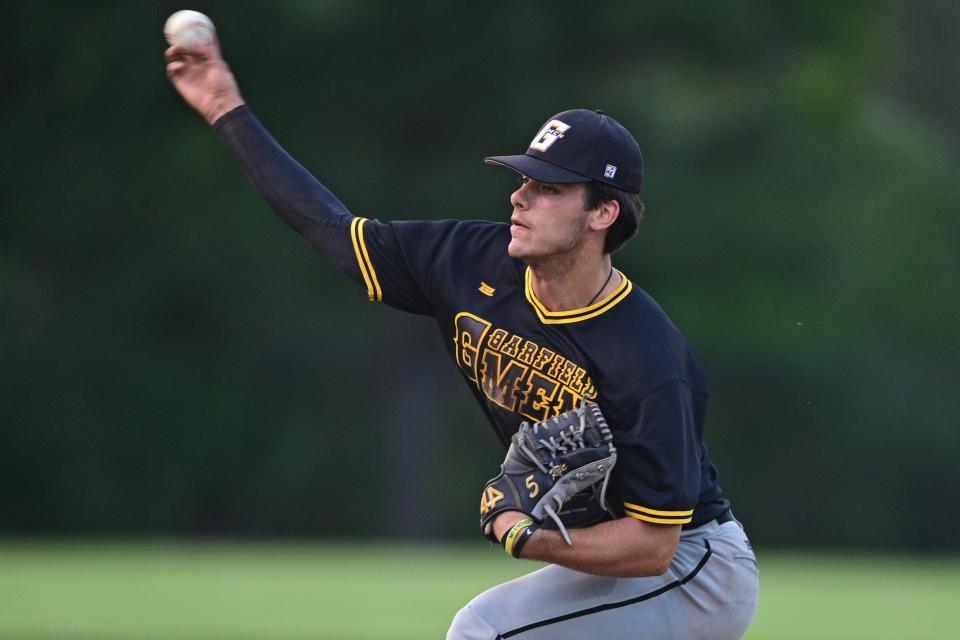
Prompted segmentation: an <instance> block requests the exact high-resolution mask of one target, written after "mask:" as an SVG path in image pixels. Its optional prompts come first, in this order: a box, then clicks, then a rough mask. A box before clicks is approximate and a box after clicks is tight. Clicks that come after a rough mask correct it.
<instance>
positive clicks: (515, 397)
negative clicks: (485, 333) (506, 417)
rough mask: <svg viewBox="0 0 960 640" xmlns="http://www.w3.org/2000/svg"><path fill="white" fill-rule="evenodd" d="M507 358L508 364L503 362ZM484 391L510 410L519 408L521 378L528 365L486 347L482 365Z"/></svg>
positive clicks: (488, 396) (494, 400)
mask: <svg viewBox="0 0 960 640" xmlns="http://www.w3.org/2000/svg"><path fill="white" fill-rule="evenodd" d="M503 360H506V364H504V363H503ZM480 369H481V374H480V375H481V379H482V380H483V387H482V388H483V393H484V395H486V396H487V398H489V399H490V400H491V401H492V402H495V403H496V404H498V405H500V406H501V407H503V408H504V409H507V410H508V411H516V410H517V402H518V401H519V400H520V390H521V387H520V380H521V378H522V377H523V374H525V373H526V372H527V367H525V366H523V365H522V364H518V363H517V361H516V360H512V359H510V358H501V357H500V354H499V353H495V352H493V351H490V350H489V349H484V351H483V361H482V363H481V365H480Z"/></svg>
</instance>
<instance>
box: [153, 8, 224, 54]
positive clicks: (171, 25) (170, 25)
mask: <svg viewBox="0 0 960 640" xmlns="http://www.w3.org/2000/svg"><path fill="white" fill-rule="evenodd" d="M214 32H215V30H214V28H213V22H212V21H211V20H210V18H208V17H207V16H205V15H203V14H202V13H200V12H199V11H190V10H184V11H177V12H176V13H174V14H173V15H172V16H170V17H169V18H167V22H166V24H164V25H163V37H164V38H166V39H167V42H169V43H170V44H175V45H177V46H178V47H182V48H184V49H193V48H194V47H196V46H197V45H198V44H202V43H206V42H211V41H212V40H213V34H214Z"/></svg>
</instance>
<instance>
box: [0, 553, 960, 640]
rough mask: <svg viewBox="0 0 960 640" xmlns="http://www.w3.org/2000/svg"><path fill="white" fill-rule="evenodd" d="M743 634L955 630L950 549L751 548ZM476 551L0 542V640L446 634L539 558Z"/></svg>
mask: <svg viewBox="0 0 960 640" xmlns="http://www.w3.org/2000/svg"><path fill="white" fill-rule="evenodd" d="M760 563H761V585H762V586H761V590H762V591H761V593H762V595H761V605H760V610H759V612H758V614H757V618H756V620H755V622H754V625H753V628H752V629H751V631H750V633H749V634H748V636H747V637H748V638H750V639H751V640H785V639H798V640H799V639H801V638H803V639H810V638H831V639H832V638H863V639H867V638H869V639H871V640H883V639H888V638H889V639H891V640H892V639H897V640H904V639H921V638H922V639H936V638H944V639H946V638H957V637H960V632H958V631H957V628H956V625H955V623H954V622H953V618H952V615H951V614H952V613H954V612H955V611H956V610H957V608H958V606H960V558H956V557H954V558H941V559H935V558H926V557H924V558H917V557H906V556H883V555H867V554H863V555H858V554H835V555H833V554H831V555H826V554H783V553H763V552H762V551H761V552H760ZM535 567H536V565H534V564H532V563H520V562H515V561H512V560H510V559H509V558H507V557H506V556H505V555H504V554H503V553H502V552H500V551H498V550H497V549H494V548H490V547H487V546H485V545H483V544H477V545H471V546H448V545H437V546H399V545H377V544H370V545H353V546H348V545H343V544H302V545H294V544H288V545H267V544H262V545H261V544H235V543H226V544H201V543H163V544H160V543H155V544H148V543H76V544H67V543H56V544H54V543H50V544H35V543H15V542H6V543H0V639H3V640H7V639H8V638H17V639H20V638H22V639H27V640H39V639H43V640H52V639H54V638H57V639H59V638H72V639H78V640H114V639H117V640H119V639H124V640H146V639H150V640H153V639H157V640H159V639H170V640H193V639H196V640H213V639H216V640H227V639H228V638H229V639H241V640H245V639H251V640H252V639H254V638H257V639H260V638H264V639H275V640H306V639H307V638H311V639H316V638H330V639H337V640H359V639H367V638H391V639H403V638H410V639H413V638H416V639H418V640H422V639H424V638H442V637H443V634H444V632H445V630H446V627H447V624H448V622H449V620H450V618H451V617H452V616H453V614H454V613H455V612H456V611H457V609H458V608H459V607H460V606H462V604H463V603H465V602H466V601H467V600H469V599H470V597H472V596H473V595H474V594H475V593H478V592H479V591H481V590H483V589H484V588H486V587H489V586H491V585H494V584H497V583H498V582H501V581H503V580H506V579H508V578H511V577H514V576H517V575H520V574H521V573H523V572H524V571H528V570H531V569H533V568H535Z"/></svg>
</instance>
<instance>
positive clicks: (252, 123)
mask: <svg viewBox="0 0 960 640" xmlns="http://www.w3.org/2000/svg"><path fill="white" fill-rule="evenodd" d="M215 130H216V132H217V134H218V136H219V137H220V139H221V141H222V142H223V143H224V145H225V146H226V147H227V149H228V150H229V151H230V153H231V154H232V155H233V157H234V158H235V159H236V161H237V162H238V163H239V164H240V166H241V167H242V168H243V170H244V172H245V173H246V175H247V177H248V178H249V180H250V181H251V182H252V183H253V185H254V186H255V187H256V189H257V191H258V192H259V193H260V195H261V196H262V197H263V198H264V199H265V200H266V201H267V202H268V203H269V204H270V206H271V207H272V208H273V210H274V211H275V212H276V213H277V214H278V215H279V216H280V217H281V218H282V219H283V220H284V221H285V222H286V223H287V224H289V225H290V226H291V227H293V228H294V229H296V230H297V231H298V232H299V233H300V234H301V235H302V236H303V237H304V239H305V240H306V241H307V242H308V243H309V244H310V245H311V246H313V247H314V248H315V249H317V250H318V251H320V252H321V253H322V254H323V255H325V256H326V257H327V258H328V259H329V260H330V262H331V264H333V265H334V266H335V267H336V268H337V269H339V270H340V271H342V272H343V273H345V274H347V275H348V276H349V277H351V278H352V279H353V280H355V281H356V282H357V283H359V284H360V285H361V286H362V287H363V288H364V289H365V290H366V292H367V295H368V297H369V298H370V300H373V301H383V302H385V303H387V304H388V305H390V306H392V307H396V308H397V309H401V310H404V311H408V312H412V313H417V314H423V315H428V316H432V317H434V318H435V319H436V321H437V323H438V325H439V328H440V333H441V335H442V336H443V341H444V344H445V346H446V348H447V351H448V352H449V354H450V357H451V359H452V360H453V362H454V363H456V366H457V367H458V368H459V370H460V373H461V375H462V376H463V379H464V380H465V381H466V382H467V384H468V385H469V387H470V389H471V391H472V392H473V395H474V396H475V397H476V399H477V401H478V402H479V404H480V406H481V408H482V409H483V412H484V414H485V415H486V416H487V418H488V420H489V422H490V424H491V425H492V426H493V429H494V431H495V432H496V434H497V436H498V437H499V439H500V441H501V442H503V443H504V444H506V443H507V442H508V441H509V439H510V436H511V435H512V434H513V433H514V432H515V431H516V430H517V428H518V427H519V425H520V423H521V422H523V421H525V420H529V421H539V420H544V419H546V418H549V417H551V416H554V415H557V414H559V413H562V412H564V411H567V410H569V409H572V408H574V407H575V406H577V405H578V404H579V403H580V401H581V400H582V399H583V398H584V397H585V396H586V397H590V398H593V399H594V400H595V401H596V402H597V403H598V404H599V405H600V408H601V410H602V411H603V414H604V416H606V418H607V421H608V423H609V425H610V427H611V430H612V431H613V433H614V443H615V444H616V447H617V452H618V460H617V464H616V467H615V468H614V475H613V482H612V486H611V489H612V491H611V492H610V493H609V494H608V497H612V500H611V503H612V504H613V505H614V506H615V507H618V508H619V509H620V510H621V512H622V514H623V515H624V516H630V517H633V518H638V519H640V520H643V521H646V522H652V523H657V524H681V525H684V526H686V527H694V526H699V525H700V524H703V523H706V522H709V521H710V520H712V519H714V518H716V517H717V516H718V515H720V514H722V513H723V512H724V511H726V510H727V509H728V508H729V506H730V503H729V501H727V500H726V499H725V498H724V497H723V496H722V494H721V491H720V487H719V485H718V483H717V470H716V468H715V467H714V465H713V464H711V462H710V458H709V455H708V453H707V448H706V446H705V445H704V443H703V424H704V419H705V414H706V409H707V387H706V382H705V379H704V374H703V368H702V366H701V364H700V360H699V358H698V357H697V354H696V353H695V352H694V350H693V348H692V347H691V346H690V344H689V343H688V342H687V340H686V339H685V338H684V337H683V335H681V333H680V331H678V330H677V328H676V327H675V326H674V325H673V323H672V322H671V321H670V319H669V318H668V317H667V316H666V314H665V313H664V312H663V310H662V309H661V308H660V307H659V305H657V303H656V302H655V301H654V300H653V299H652V298H651V297H650V296H649V295H647V294H646V293H645V292H644V291H642V290H641V289H640V288H639V287H637V286H635V285H634V284H633V283H632V282H631V281H630V280H629V279H628V278H627V277H626V276H623V277H622V278H621V284H620V286H619V287H618V288H617V290H616V291H614V292H613V293H611V294H610V295H608V296H607V297H606V298H604V299H602V300H599V301H597V302H596V303H595V304H591V305H590V306H588V307H586V308H583V309H576V310H573V311H563V312H551V311H550V310H548V309H547V308H546V307H545V306H544V305H543V304H541V302H540V301H539V300H537V297H536V295H535V293H534V291H533V289H532V287H531V286H530V274H529V271H528V269H527V267H526V266H525V265H524V264H523V263H522V262H520V261H518V260H515V259H513V258H511V257H510V256H509V255H508V254H507V245H508V244H509V241H510V230H509V226H508V225H506V224H501V223H491V222H468V221H459V220H447V221H411V222H392V223H389V224H384V223H381V222H377V221H375V220H368V219H364V218H357V217H354V216H353V215H352V214H351V213H350V212H349V211H348V210H347V208H346V207H345V206H344V205H343V204H342V203H341V202H340V201H339V200H338V199H337V198H336V197H335V196H334V195H333V194H332V193H330V191H328V190H327V189H326V188H325V187H324V186H323V185H322V184H320V183H319V182H318V181H317V180H316V179H315V178H314V177H313V176H312V175H310V173H309V172H308V171H306V170H305V169H304V168H303V167H302V166H300V165H299V164H298V163H297V162H296V161H295V160H293V158H291V157H290V156H289V155H288V154H287V153H286V151H284V150H283V148H282V147H280V145H279V144H277V142H276V141H275V140H274V139H273V137H272V136H270V134H269V133H268V132H267V131H266V130H265V129H264V128H263V127H262V126H261V125H260V123H259V122H258V121H257V119H256V118H255V117H254V116H253V114H252V112H251V111H250V110H249V108H248V107H246V106H245V105H244V106H241V107H238V108H237V109H235V110H233V111H231V112H230V113H228V114H227V115H225V116H223V117H222V118H220V119H219V120H218V121H217V123H216V125H215ZM621 275H623V274H621Z"/></svg>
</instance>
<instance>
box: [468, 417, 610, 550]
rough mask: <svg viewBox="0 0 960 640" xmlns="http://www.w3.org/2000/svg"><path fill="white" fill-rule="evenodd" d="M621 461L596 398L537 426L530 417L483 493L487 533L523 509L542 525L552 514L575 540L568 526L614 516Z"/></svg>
mask: <svg viewBox="0 0 960 640" xmlns="http://www.w3.org/2000/svg"><path fill="white" fill-rule="evenodd" d="M616 462H617V450H616V447H614V445H613V436H612V434H611V433H610V428H609V427H608V426H607V421H606V420H605V419H604V417H603V414H602V413H601V412H600V407H599V406H598V405H597V404H595V403H593V402H587V401H586V400H585V401H584V402H583V404H581V405H580V408H579V409H572V410H570V411H567V412H565V413H561V414H560V415H558V416H556V417H555V418H551V419H549V420H545V421H543V422H538V423H536V424H533V425H531V424H530V423H528V422H524V423H523V424H521V425H520V429H519V430H518V431H517V433H516V434H514V436H513V438H511V441H510V448H509V449H508V450H507V455H506V457H505V458H504V460H503V464H502V465H501V467H500V475H498V476H496V477H495V478H493V479H491V480H489V481H488V482H487V484H486V485H484V487H483V492H482V493H481V494H480V527H481V529H482V530H483V533H484V535H486V536H487V537H490V538H492V537H493V528H492V523H493V519H494V518H495V517H496V516H497V514H499V513H501V512H503V511H522V512H524V513H526V514H527V515H529V516H531V517H532V518H533V519H535V520H536V521H537V523H538V524H539V523H542V522H544V521H545V520H546V519H547V518H550V520H549V521H547V524H548V525H555V526H556V527H557V529H559V530H560V533H561V534H563V538H564V540H565V541H566V542H567V544H570V536H569V535H568V533H567V527H568V526H570V527H577V526H586V525H588V524H592V523H593V522H596V521H598V520H599V519H601V518H602V517H604V516H605V515H606V514H607V513H611V515H612V512H610V509H609V508H608V507H607V504H606V493H607V484H608V483H609V481H610V473H611V471H612V470H613V466H614V465H615V464H616ZM568 503H569V504H568ZM571 505H575V508H571Z"/></svg>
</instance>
